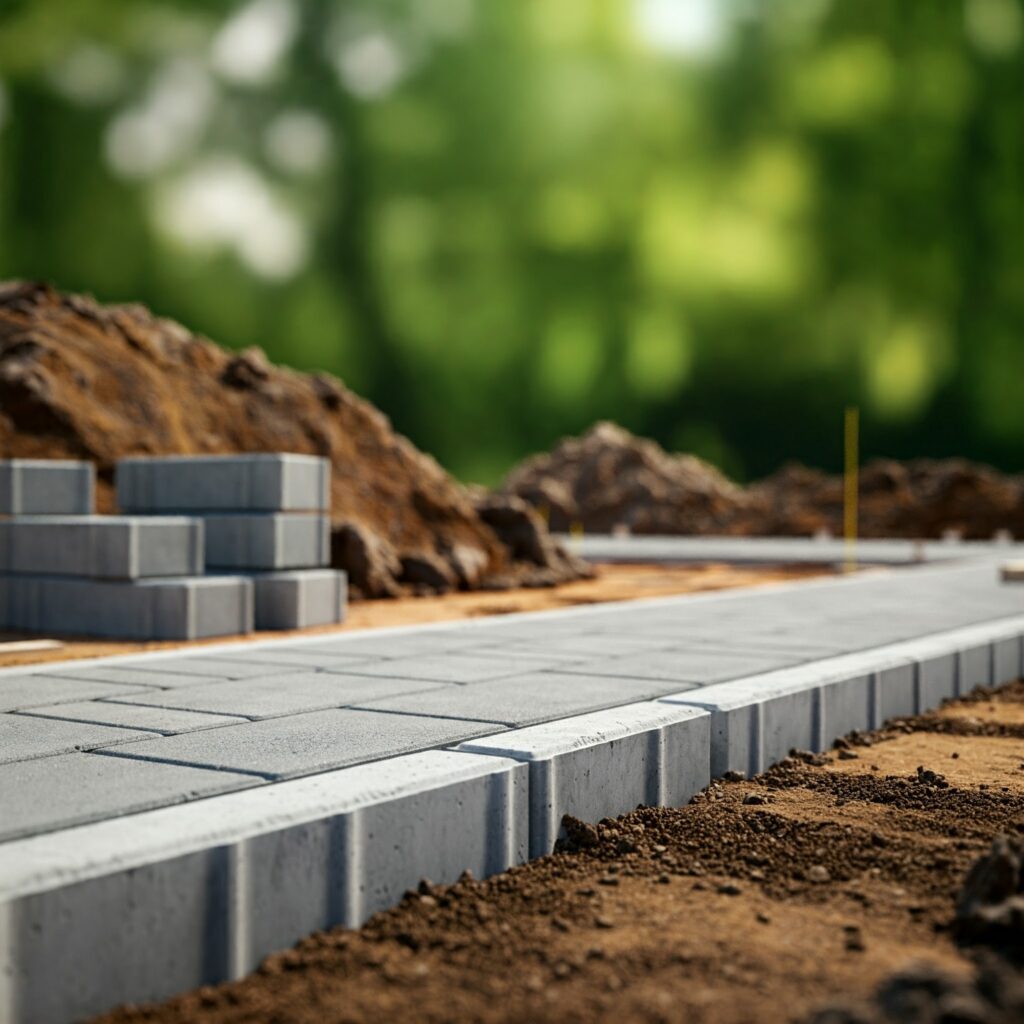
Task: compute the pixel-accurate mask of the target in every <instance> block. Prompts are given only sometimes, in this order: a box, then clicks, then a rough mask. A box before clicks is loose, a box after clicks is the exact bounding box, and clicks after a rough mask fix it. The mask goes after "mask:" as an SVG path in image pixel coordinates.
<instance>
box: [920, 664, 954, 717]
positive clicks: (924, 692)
mask: <svg viewBox="0 0 1024 1024" xmlns="http://www.w3.org/2000/svg"><path fill="white" fill-rule="evenodd" d="M956 676H957V656H956V654H953V653H950V654H935V655H931V656H926V657H922V658H920V659H919V660H918V669H917V677H918V708H917V710H918V713H919V714H920V713H922V712H925V711H930V710H932V709H933V708H937V707H938V706H939V705H940V704H941V703H942V702H943V701H944V700H948V699H949V698H951V697H954V696H956V683H957V678H956Z"/></svg>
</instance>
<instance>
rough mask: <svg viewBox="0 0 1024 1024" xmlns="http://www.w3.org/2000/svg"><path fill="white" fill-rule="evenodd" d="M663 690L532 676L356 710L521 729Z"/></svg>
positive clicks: (633, 683) (599, 679) (642, 682)
mask: <svg viewBox="0 0 1024 1024" xmlns="http://www.w3.org/2000/svg"><path fill="white" fill-rule="evenodd" d="M664 691H665V686H664V685H663V684H660V683H659V682H657V681H653V680H649V679H616V678H610V677H605V676H584V675H571V674H568V673H565V672H534V673H531V674H527V675H520V676H510V677H507V678H504V679H494V680H491V681H490V682H486V683H473V684H472V685H469V686H451V687H448V686H446V687H443V688H441V689H438V690H427V691H424V692H422V693H411V694H406V695H405V696H402V697H388V698H386V699H384V700H375V701H372V702H371V701H367V702H365V703H360V704H359V705H358V706H359V707H362V708H368V709H376V710H379V711H391V712H400V713H401V714H404V715H438V716H445V717H448V718H453V719H457V718H460V717H462V718H472V719H478V720H480V721H486V722H492V723H494V724H495V725H508V726H523V725H531V724H533V723H535V722H543V721H547V720H549V719H552V718H563V717H565V716H567V715H574V714H584V713H586V712H588V711H597V710H599V709H601V708H608V707H614V706H615V705H618V704H628V703H630V702H631V701H638V700H649V699H651V698H652V697H657V696H660V695H661V694H662V693H664Z"/></svg>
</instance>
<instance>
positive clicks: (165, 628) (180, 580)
mask: <svg viewBox="0 0 1024 1024" xmlns="http://www.w3.org/2000/svg"><path fill="white" fill-rule="evenodd" d="M252 619H253V609H252V584H251V583H250V582H249V581H248V580H246V579H243V578H241V577H228V576H220V577H204V576H200V577H184V576H182V577H176V578H167V579H156V580H131V581H122V580H85V579H76V578H74V577H70V576H12V575H7V576H0V628H4V629H16V630H24V631H26V632H30V633H54V632H56V633H61V634H77V635H82V636H98V637H118V638H123V639H135V640H194V639H198V638H200V637H209V636H225V635H230V634H236V633H248V632H251V631H252Z"/></svg>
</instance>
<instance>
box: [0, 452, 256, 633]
mask: <svg viewBox="0 0 1024 1024" xmlns="http://www.w3.org/2000/svg"><path fill="white" fill-rule="evenodd" d="M94 491H95V470H94V468H93V466H92V465H91V464H90V463H87V462H72V461H56V460H55V461H41V460H25V459H11V460H6V461H0V628H3V629H15V630H26V631H29V632H34V633H48V632H52V633H69V634H82V635H86V636H98V637H121V638H126V639H139V640H191V639H196V638H199V637H209V636H223V635H228V634H233V633H247V632H250V631H251V630H252V628H253V585H252V583H251V582H250V581H249V580H248V579H247V578H245V577H243V576H235V577H229V576H223V577H208V576H203V575H202V573H203V568H204V565H203V563H204V558H203V524H202V521H201V520H199V519H196V518H187V517H182V516H175V517H161V518H143V517H133V516H98V515H95V514H94V504H93V495H94Z"/></svg>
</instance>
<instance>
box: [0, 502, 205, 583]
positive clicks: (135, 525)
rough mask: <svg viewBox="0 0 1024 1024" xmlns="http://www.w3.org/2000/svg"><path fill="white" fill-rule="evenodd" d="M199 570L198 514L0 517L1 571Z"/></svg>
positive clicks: (104, 573) (131, 575) (104, 574)
mask: <svg viewBox="0 0 1024 1024" xmlns="http://www.w3.org/2000/svg"><path fill="white" fill-rule="evenodd" d="M202 571H203V524H202V522H201V520H198V519H186V518H183V517H175V518H160V519H148V518H145V517H127V516H88V517H86V516H31V517H25V518H20V519H7V520H2V519H0V573H28V574H32V575H55V576H84V577H88V578H92V579H122V580H133V579H139V578H140V577H147V576H195V575H199V574H200V573H202Z"/></svg>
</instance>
